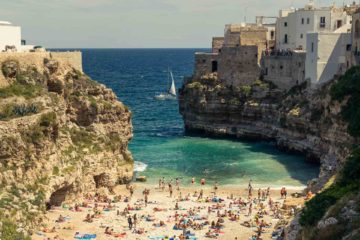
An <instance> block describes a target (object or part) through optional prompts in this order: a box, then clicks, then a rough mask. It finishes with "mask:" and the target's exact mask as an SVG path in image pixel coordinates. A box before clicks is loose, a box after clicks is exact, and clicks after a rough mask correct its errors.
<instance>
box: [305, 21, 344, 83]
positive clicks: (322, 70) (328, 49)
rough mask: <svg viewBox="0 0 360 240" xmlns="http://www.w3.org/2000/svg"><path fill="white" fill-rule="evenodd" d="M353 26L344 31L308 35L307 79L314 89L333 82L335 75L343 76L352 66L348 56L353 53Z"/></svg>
mask: <svg viewBox="0 0 360 240" xmlns="http://www.w3.org/2000/svg"><path fill="white" fill-rule="evenodd" d="M348 28H351V25H346V26H344V27H343V28H342V31H337V32H332V33H330V32H314V33H308V34H307V48H306V61H305V79H309V80H310V82H311V85H312V87H315V86H317V85H319V84H323V83H325V82H327V81H329V80H331V79H332V78H333V77H334V75H335V74H343V73H344V72H345V71H346V70H347V69H348V68H349V66H350V62H349V61H348V58H347V56H348V54H349V53H351V33H348V31H347V30H348Z"/></svg>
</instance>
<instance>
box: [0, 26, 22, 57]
mask: <svg viewBox="0 0 360 240" xmlns="http://www.w3.org/2000/svg"><path fill="white" fill-rule="evenodd" d="M6 49H8V50H9V51H10V50H11V49H12V50H13V51H17V50H19V49H21V28H20V27H19V26H14V25H12V24H11V23H10V22H5V21H1V22H0V52H2V51H5V50H6Z"/></svg>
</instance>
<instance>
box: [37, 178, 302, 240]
mask: <svg viewBox="0 0 360 240" xmlns="http://www.w3.org/2000/svg"><path fill="white" fill-rule="evenodd" d="M165 185H166V187H165V189H164V191H163V190H162V189H160V188H159V186H157V185H156V186H155V185H149V184H146V183H133V184H132V186H133V187H132V188H133V190H134V193H133V196H132V197H131V198H130V191H129V189H127V187H126V186H124V185H122V186H117V187H116V188H115V189H114V193H113V195H109V198H110V199H112V201H113V200H114V197H115V196H117V197H115V199H116V198H119V196H120V195H121V200H119V199H116V200H117V202H114V203H111V204H110V207H109V204H108V203H101V202H98V203H97V205H98V207H97V208H98V210H97V211H99V214H98V215H97V216H96V217H94V218H91V222H85V221H84V220H85V218H86V216H87V215H88V214H90V215H94V206H95V202H94V199H92V200H85V199H79V200H77V201H76V202H73V203H67V204H63V206H62V207H55V208H53V209H52V210H50V211H48V213H47V214H46V219H45V220H44V224H43V226H41V227H39V229H37V232H36V233H35V234H34V236H33V239H35V240H43V239H48V238H50V239H75V238H74V236H75V234H76V233H79V234H78V235H77V236H78V237H81V236H83V237H84V234H89V235H88V237H91V236H93V237H94V234H96V239H109V240H112V239H168V238H166V237H169V239H170V237H173V236H179V235H181V234H182V233H183V230H174V226H175V224H176V223H178V222H180V221H181V219H182V218H183V220H184V221H186V222H188V221H189V219H190V222H192V223H194V225H195V226H198V228H199V229H198V230H194V229H193V228H192V227H188V228H187V229H186V231H190V235H188V236H189V238H188V239H210V238H209V236H210V234H209V235H208V236H206V234H207V232H209V231H210V232H211V236H213V239H236V238H237V239H251V237H252V236H256V234H257V231H258V227H259V226H260V225H261V224H262V225H263V228H262V233H261V235H260V239H272V238H271V235H272V233H273V231H274V230H275V229H276V227H277V225H280V226H281V225H283V224H279V222H280V223H281V222H286V221H287V220H288V219H289V218H291V217H292V214H293V213H294V211H296V209H295V208H298V207H300V206H302V205H303V202H304V199H303V198H302V197H300V198H294V197H292V196H291V195H292V194H293V193H295V192H301V191H299V188H293V189H291V188H286V190H287V198H286V200H285V199H284V198H281V196H280V189H271V188H270V191H269V194H266V189H265V188H263V189H262V190H261V191H260V200H258V188H257V187H256V185H253V190H252V197H251V200H250V199H249V198H248V194H249V191H248V189H247V187H245V188H244V187H241V188H236V187H234V186H231V187H229V186H221V185H219V186H218V190H217V191H216V194H215V192H214V186H212V185H205V186H201V185H200V184H199V183H195V184H194V185H193V186H186V187H183V186H181V184H179V185H180V190H177V187H176V184H175V182H174V183H173V184H172V188H173V196H172V197H170V193H169V187H168V184H167V183H165ZM270 187H271V186H270ZM144 189H147V190H148V191H149V194H148V204H147V206H145V203H144V198H145V197H144ZM201 189H202V190H203V197H202V198H200V199H199V194H200V191H201ZM104 192H106V191H104ZM195 192H196V193H195ZM267 195H268V196H267ZM180 196H181V197H180ZM126 197H128V200H129V201H128V202H125V201H126V200H125V198H126ZM180 198H182V199H180ZM206 199H207V200H206ZM270 199H271V201H269V200H270ZM221 200H223V201H221ZM207 201H209V202H207ZM84 202H86V204H85V205H87V206H86V207H83V203H84ZM250 202H252V204H251V205H252V207H251V208H252V213H251V214H250V215H249V207H250ZM270 202H272V203H271V205H272V209H273V210H274V209H277V210H275V211H272V210H271V209H270V205H269V203H270ZM75 203H77V204H79V207H77V208H76V210H75V208H74V204H75ZM176 203H177V204H178V206H177V207H176V206H175V205H176ZM69 207H70V209H69ZM128 207H129V209H131V210H130V211H129V213H126V214H123V211H124V209H125V208H128ZM209 207H210V208H209ZM134 208H138V209H134ZM175 208H176V209H175ZM292 208H294V209H293V210H292ZM134 214H136V218H137V224H136V230H138V231H140V232H142V231H143V232H142V233H140V234H139V232H137V233H136V232H135V231H134V227H135V226H134V227H133V229H132V230H130V229H129V225H128V217H129V216H131V218H133V216H134ZM60 215H61V216H62V218H63V220H64V221H63V222H60V223H59V222H57V220H59V216H60ZM176 215H178V216H176ZM221 215H226V216H221ZM275 215H276V216H275ZM219 218H221V219H222V220H221V221H220V222H221V223H220V225H221V227H219V228H217V227H216V228H211V222H213V221H214V222H217V221H218V220H219ZM256 218H258V219H259V220H258V223H256ZM262 220H263V222H262V223H261V221H262ZM206 222H207V223H208V224H206ZM244 223H250V224H251V225H252V226H243V224H244ZM163 224H164V226H160V225H163ZM205 224H206V225H205ZM245 225H246V224H245ZM106 228H108V231H111V230H112V234H111V235H110V234H105V230H106ZM200 228H201V229H200ZM52 231H55V232H52ZM186 231H184V232H186ZM56 237H58V238H56ZM191 237H192V238H191ZM84 239H86V238H84ZM176 239H177V238H176Z"/></svg>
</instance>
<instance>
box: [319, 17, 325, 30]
mask: <svg viewBox="0 0 360 240" xmlns="http://www.w3.org/2000/svg"><path fill="white" fill-rule="evenodd" d="M325 26H326V18H325V17H320V28H324V27H325Z"/></svg>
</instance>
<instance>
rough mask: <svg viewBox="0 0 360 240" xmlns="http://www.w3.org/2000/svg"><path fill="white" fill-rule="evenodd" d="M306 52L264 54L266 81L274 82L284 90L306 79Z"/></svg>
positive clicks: (263, 67) (263, 66) (262, 62)
mask: <svg viewBox="0 0 360 240" xmlns="http://www.w3.org/2000/svg"><path fill="white" fill-rule="evenodd" d="M305 59H306V52H291V53H289V54H285V55H277V54H275V55H268V56H266V55H263V57H262V61H261V66H262V72H263V76H264V80H265V81H270V82H272V83H274V84H275V85H276V86H277V87H279V88H280V89H282V90H288V89H290V88H291V87H293V86H295V85H297V84H301V83H302V82H304V81H305Z"/></svg>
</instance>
